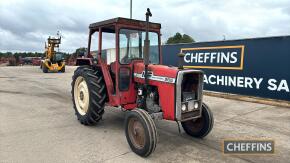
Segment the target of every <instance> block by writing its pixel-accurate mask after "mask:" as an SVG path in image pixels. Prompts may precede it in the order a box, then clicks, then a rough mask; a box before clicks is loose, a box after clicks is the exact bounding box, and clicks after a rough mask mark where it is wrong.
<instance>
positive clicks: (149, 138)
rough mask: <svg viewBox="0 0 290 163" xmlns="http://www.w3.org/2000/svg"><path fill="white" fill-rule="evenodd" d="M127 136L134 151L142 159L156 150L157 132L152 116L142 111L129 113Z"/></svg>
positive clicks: (126, 123)
mask: <svg viewBox="0 0 290 163" xmlns="http://www.w3.org/2000/svg"><path fill="white" fill-rule="evenodd" d="M125 134H126V138H127V141H128V144H129V146H130V147H131V149H132V151H133V152H135V153H136V154H138V155H139V156H142V157H147V156H149V155H150V154H151V153H152V152H153V151H154V150H155V148H156V143H157V131H156V126H155V123H154V121H153V119H152V118H151V116H150V115H149V114H148V113H147V112H146V111H144V110H142V109H135V110H133V111H128V112H127V114H126V119H125Z"/></svg>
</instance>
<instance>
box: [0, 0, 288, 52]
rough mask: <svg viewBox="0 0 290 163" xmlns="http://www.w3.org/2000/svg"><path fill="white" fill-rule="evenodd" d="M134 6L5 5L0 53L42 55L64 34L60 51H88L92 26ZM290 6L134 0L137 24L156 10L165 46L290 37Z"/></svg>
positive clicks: (264, 1) (0, 9)
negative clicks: (183, 39)
mask: <svg viewBox="0 0 290 163" xmlns="http://www.w3.org/2000/svg"><path fill="white" fill-rule="evenodd" d="M129 2H130V1H129V0H127V1H119V0H107V1H101V0H62V1H59V0H49V1H48V0H42V1H39V0H1V1H0V38H1V40H0V50H1V51H43V46H44V41H45V40H46V39H47V37H48V36H49V35H54V34H56V32H57V31H58V30H60V31H61V32H62V34H63V35H64V38H63V42H62V45H61V49H62V50H64V51H67V52H72V51H74V49H76V48H78V47H83V46H87V35H88V25H89V24H90V23H93V22H97V21H101V20H105V19H109V18H113V17H128V16H129ZM289 6H290V0H279V1H272V0H256V1H253V0H251V1H250V0H233V1H226V0H219V1H212V0H198V1H197V0H180V1H176V0H159V1H154V0H146V1H145V0H139V1H134V0H133V18H135V19H142V20H144V18H145V15H144V14H145V11H146V8H147V7H149V8H151V11H152V13H153V17H152V18H151V20H152V21H154V22H160V23H161V24H162V34H163V35H162V39H163V42H164V41H165V40H166V39H167V38H168V37H169V36H171V35H173V34H175V33H176V32H181V33H186V34H189V35H191V36H192V37H193V38H194V39H195V40H197V41H211V40H221V39H223V35H225V36H226V38H227V39H238V38H249V37H265V36H273V35H289V34H290V7H289ZM3 38H4V39H3ZM108 40H110V39H108ZM108 42H109V41H108Z"/></svg>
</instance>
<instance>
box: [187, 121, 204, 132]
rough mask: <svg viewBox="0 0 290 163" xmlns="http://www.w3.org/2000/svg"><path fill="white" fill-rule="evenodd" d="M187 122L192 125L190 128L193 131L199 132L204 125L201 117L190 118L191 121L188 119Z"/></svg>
mask: <svg viewBox="0 0 290 163" xmlns="http://www.w3.org/2000/svg"><path fill="white" fill-rule="evenodd" d="M189 123H190V126H192V128H191V130H192V131H193V132H199V131H200V130H201V129H202V128H203V126H204V125H205V122H204V118H203V117H201V118H198V119H196V120H191V121H189Z"/></svg>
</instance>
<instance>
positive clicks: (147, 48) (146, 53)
mask: <svg viewBox="0 0 290 163" xmlns="http://www.w3.org/2000/svg"><path fill="white" fill-rule="evenodd" d="M151 16H152V14H151V12H150V9H149V8H147V12H146V35H145V40H144V65H145V70H144V71H145V73H144V78H145V87H147V85H148V65H149V51H150V40H149V17H151Z"/></svg>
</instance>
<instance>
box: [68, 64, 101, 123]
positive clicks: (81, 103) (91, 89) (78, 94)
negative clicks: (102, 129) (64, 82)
mask: <svg viewBox="0 0 290 163" xmlns="http://www.w3.org/2000/svg"><path fill="white" fill-rule="evenodd" d="M71 93H72V97H73V104H74V109H75V112H76V116H77V118H78V120H79V121H80V123H82V124H84V125H94V124H96V123H97V122H98V121H99V120H100V119H101V118H102V115H103V114H104V105H105V99H106V88H105V84H104V81H103V76H102V75H101V74H100V73H99V72H98V71H94V70H92V69H90V68H87V67H78V68H77V69H76V70H75V72H74V75H73V81H72V92H71Z"/></svg>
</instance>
